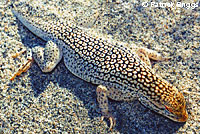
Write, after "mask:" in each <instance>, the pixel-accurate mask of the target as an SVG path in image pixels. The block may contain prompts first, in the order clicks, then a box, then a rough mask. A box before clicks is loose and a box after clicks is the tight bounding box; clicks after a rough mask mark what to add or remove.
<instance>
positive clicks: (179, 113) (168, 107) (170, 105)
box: [161, 87, 188, 122]
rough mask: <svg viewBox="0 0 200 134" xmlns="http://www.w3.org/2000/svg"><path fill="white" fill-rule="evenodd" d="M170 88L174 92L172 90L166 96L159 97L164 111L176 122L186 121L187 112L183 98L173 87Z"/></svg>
mask: <svg viewBox="0 0 200 134" xmlns="http://www.w3.org/2000/svg"><path fill="white" fill-rule="evenodd" d="M172 89H173V91H174V92H173V91H172V92H171V93H170V94H169V95H168V96H165V95H164V96H163V97H161V100H162V101H163V105H164V107H165V111H167V113H168V114H167V117H168V118H170V119H172V120H174V121H177V122H186V121H187V119H188V113H187V111H186V102H185V98H184V96H183V94H182V93H180V92H178V90H177V89H176V88H175V87H172Z"/></svg>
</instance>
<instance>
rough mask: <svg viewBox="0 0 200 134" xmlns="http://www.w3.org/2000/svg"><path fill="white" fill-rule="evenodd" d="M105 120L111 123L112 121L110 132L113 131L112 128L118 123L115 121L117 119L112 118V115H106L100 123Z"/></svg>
mask: <svg viewBox="0 0 200 134" xmlns="http://www.w3.org/2000/svg"><path fill="white" fill-rule="evenodd" d="M104 118H108V119H109V121H110V127H109V130H110V131H112V128H114V127H115V124H116V121H115V118H114V117H113V116H112V115H110V114H109V115H106V116H101V120H100V123H102V122H103V120H104Z"/></svg>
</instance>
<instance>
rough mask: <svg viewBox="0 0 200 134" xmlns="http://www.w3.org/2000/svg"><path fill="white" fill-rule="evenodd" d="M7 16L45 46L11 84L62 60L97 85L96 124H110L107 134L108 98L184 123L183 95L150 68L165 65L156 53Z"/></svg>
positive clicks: (57, 24) (23, 17)
mask: <svg viewBox="0 0 200 134" xmlns="http://www.w3.org/2000/svg"><path fill="white" fill-rule="evenodd" d="M12 12H13V14H14V15H15V16H16V18H17V19H18V20H19V21H20V22H21V23H22V24H23V25H24V26H25V27H26V28H28V29H29V30H30V31H31V32H32V33H33V34H35V35H36V36H37V37H39V38H41V39H42V40H44V41H46V42H47V43H46V45H45V48H42V47H40V46H36V47H34V48H32V50H31V52H30V55H29V57H30V58H28V61H27V62H26V63H25V64H23V65H22V67H21V68H20V69H19V70H18V71H17V73H15V74H14V75H13V77H12V78H11V80H14V78H15V77H16V76H19V75H20V74H21V73H23V72H25V71H27V70H28V69H29V68H30V67H31V64H32V62H33V61H35V62H36V63H37V64H38V66H39V67H40V69H41V70H42V72H51V71H52V70H53V69H54V68H55V66H56V65H57V64H58V63H59V62H60V60H61V59H62V58H63V59H64V64H65V66H66V68H67V69H68V70H69V71H70V72H71V73H72V74H74V75H75V76H77V77H79V78H81V79H83V80H85V81H87V82H90V83H92V84H95V85H97V88H96V94H97V102H98V104H99V107H100V109H101V113H102V117H101V121H103V120H104V118H108V119H109V121H110V128H109V130H112V128H113V127H114V126H115V124H116V121H115V118H114V117H113V116H112V114H111V113H110V112H109V106H108V98H110V99H112V100H116V101H132V100H134V99H138V101H139V102H140V103H141V104H143V105H144V106H145V107H147V108H149V109H151V110H153V111H155V112H157V113H159V114H161V115H163V116H165V117H167V118H169V119H171V120H173V121H175V122H186V121H187V119H188V112H187V110H186V101H185V98H184V96H183V94H182V93H181V92H180V91H179V90H178V89H177V88H176V87H175V86H173V85H172V84H170V83H169V82H168V81H166V80H164V79H163V78H161V77H159V76H158V75H156V74H155V72H154V71H153V69H152V68H151V63H150V59H153V60H157V61H163V60H166V58H164V57H162V56H161V55H160V54H159V53H157V52H156V51H153V50H150V49H147V48H140V49H138V51H137V52H132V51H131V50H130V49H129V48H127V47H125V46H123V45H117V44H112V43H110V42H108V41H107V40H103V39H102V38H99V37H93V36H91V35H89V34H88V33H86V32H85V31H83V30H82V29H81V28H79V27H78V26H76V27H73V26H72V25H70V24H68V23H66V22H65V21H63V20H62V19H56V20H52V21H49V22H46V21H40V20H37V19H34V18H30V17H29V15H28V13H27V14H25V15H22V14H21V13H19V12H17V11H15V10H14V9H12ZM33 59H34V60H33Z"/></svg>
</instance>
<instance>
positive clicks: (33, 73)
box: [19, 30, 183, 133]
mask: <svg viewBox="0 0 200 134" xmlns="http://www.w3.org/2000/svg"><path fill="white" fill-rule="evenodd" d="M25 31H26V34H27V35H26V36H25V37H22V36H21V35H23V34H24V33H22V31H21V30H19V35H20V36H21V39H22V42H23V44H24V45H25V46H28V47H33V46H34V44H37V45H42V46H44V45H45V42H44V41H42V40H41V39H38V38H37V37H36V36H34V35H33V34H30V32H28V30H25ZM33 38H35V39H33ZM29 71H30V76H29V77H30V78H31V87H32V90H33V91H34V96H35V97H38V96H40V94H41V93H42V92H44V91H45V89H46V88H47V86H48V84H49V83H50V82H53V83H54V84H58V85H59V87H62V88H65V89H66V90H70V92H72V94H74V95H75V96H76V97H77V98H78V99H79V100H80V101H82V102H83V104H84V106H85V108H86V109H87V110H88V117H89V118H91V119H94V118H96V117H100V116H101V114H100V112H99V110H98V104H97V101H96V86H95V85H93V84H90V83H88V82H85V81H84V80H81V79H79V78H78V77H76V76H74V75H73V74H72V73H70V71H69V70H67V68H66V67H65V65H64V62H63V59H62V60H61V62H60V63H59V64H58V65H57V66H56V67H55V69H54V70H52V72H49V73H43V72H42V71H41V70H40V69H39V67H38V66H37V64H36V63H34V64H33V65H32V67H31V68H30V69H29ZM136 103H138V102H137V101H133V102H116V101H112V100H109V105H110V106H111V107H112V108H111V113H113V116H114V117H115V118H116V121H117V123H116V127H115V129H116V130H117V131H119V132H120V133H175V132H176V131H177V130H178V129H179V128H180V127H181V126H183V123H176V122H173V121H171V120H169V119H166V118H165V117H163V116H160V115H158V114H155V113H154V112H151V111H150V110H148V109H147V108H145V107H143V106H142V105H137V104H136ZM91 104H92V106H91ZM107 123H108V125H109V122H108V121H107ZM171 128H173V129H171Z"/></svg>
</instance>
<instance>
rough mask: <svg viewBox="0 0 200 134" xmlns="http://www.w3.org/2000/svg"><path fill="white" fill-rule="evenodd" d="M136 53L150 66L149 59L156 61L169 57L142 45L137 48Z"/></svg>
mask: <svg viewBox="0 0 200 134" xmlns="http://www.w3.org/2000/svg"><path fill="white" fill-rule="evenodd" d="M136 53H137V55H138V56H139V58H140V59H141V60H142V61H143V62H145V63H146V64H147V65H148V66H149V67H151V62H150V59H152V60H156V61H166V60H169V59H170V58H168V57H163V56H162V55H161V54H160V53H158V52H156V51H154V50H151V49H148V48H144V47H141V48H139V49H137V51H136Z"/></svg>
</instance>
